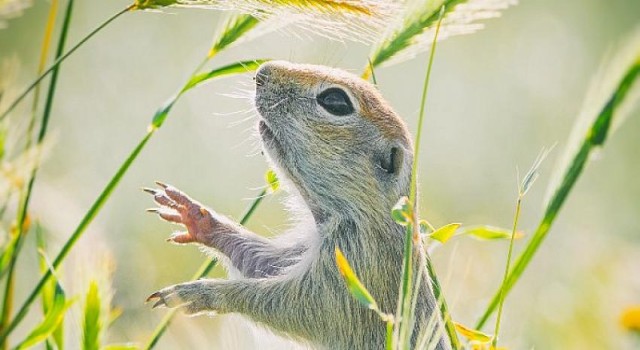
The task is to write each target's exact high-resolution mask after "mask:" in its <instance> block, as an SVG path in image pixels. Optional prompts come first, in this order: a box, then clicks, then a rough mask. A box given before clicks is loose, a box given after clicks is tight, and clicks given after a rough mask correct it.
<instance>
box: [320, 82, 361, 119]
mask: <svg viewBox="0 0 640 350" xmlns="http://www.w3.org/2000/svg"><path fill="white" fill-rule="evenodd" d="M316 100H317V101H318V103H319V104H320V105H321V106H322V107H323V108H324V109H326V110H327V112H329V113H331V114H333V115H340V116H342V115H347V114H351V113H353V111H354V109H353V104H351V100H349V96H347V93H346V92H344V91H343V90H342V89H339V88H329V89H327V90H324V91H323V92H322V93H320V95H318V97H316Z"/></svg>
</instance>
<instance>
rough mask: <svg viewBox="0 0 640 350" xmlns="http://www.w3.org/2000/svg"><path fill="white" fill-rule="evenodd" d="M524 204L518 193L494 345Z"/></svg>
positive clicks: (494, 344) (495, 345)
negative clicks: (521, 209) (521, 208)
mask: <svg viewBox="0 0 640 350" xmlns="http://www.w3.org/2000/svg"><path fill="white" fill-rule="evenodd" d="M521 205H522V193H519V194H518V200H517V201H516V212H515V214H514V217H513V229H512V230H511V239H509V252H508V253H507V263H506V265H505V268H504V277H503V279H502V286H501V287H500V302H499V303H498V316H497V318H496V328H495V330H494V332H493V340H492V342H491V346H492V347H494V348H495V347H497V346H498V334H500V321H501V319H502V308H503V307H504V299H505V294H506V292H505V288H504V286H505V284H506V282H507V277H508V276H509V268H510V266H511V255H512V254H513V242H514V241H515V239H514V237H515V236H516V230H517V229H518V219H519V218H520V207H521Z"/></svg>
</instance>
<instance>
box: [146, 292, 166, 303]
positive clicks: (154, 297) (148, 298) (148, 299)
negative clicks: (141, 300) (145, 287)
mask: <svg viewBox="0 0 640 350" xmlns="http://www.w3.org/2000/svg"><path fill="white" fill-rule="evenodd" d="M158 298H162V296H161V294H160V292H155V293H153V294H151V295H149V297H147V300H145V303H148V302H150V301H152V300H154V299H158Z"/></svg>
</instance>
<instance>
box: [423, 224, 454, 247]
mask: <svg viewBox="0 0 640 350" xmlns="http://www.w3.org/2000/svg"><path fill="white" fill-rule="evenodd" d="M461 225H462V224H456V223H452V224H446V225H444V226H442V227H440V228H439V229H437V230H435V231H434V232H433V233H431V234H430V235H429V237H430V238H432V239H435V240H436V241H438V242H440V243H443V244H444V243H447V241H448V240H449V238H451V237H453V235H454V234H455V233H456V230H458V228H459V227H460V226H461Z"/></svg>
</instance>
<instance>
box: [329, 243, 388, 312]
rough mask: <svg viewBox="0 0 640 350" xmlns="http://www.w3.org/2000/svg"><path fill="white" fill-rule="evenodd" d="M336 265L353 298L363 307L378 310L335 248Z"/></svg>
mask: <svg viewBox="0 0 640 350" xmlns="http://www.w3.org/2000/svg"><path fill="white" fill-rule="evenodd" d="M335 252H336V265H337V266H338V271H339V272H340V275H342V278H343V279H344V282H345V284H346V285H347V289H349V293H351V296H353V297H354V298H355V299H356V300H357V301H358V302H360V304H362V305H364V306H365V307H367V308H369V309H372V310H378V303H376V300H375V299H374V298H373V297H372V296H371V293H369V291H368V290H367V288H366V287H365V286H364V285H363V284H362V282H360V279H359V278H358V276H356V273H355V272H353V269H352V268H351V266H350V265H349V262H348V261H347V258H345V257H344V254H342V251H341V250H340V248H338V247H336V251H335Z"/></svg>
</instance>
